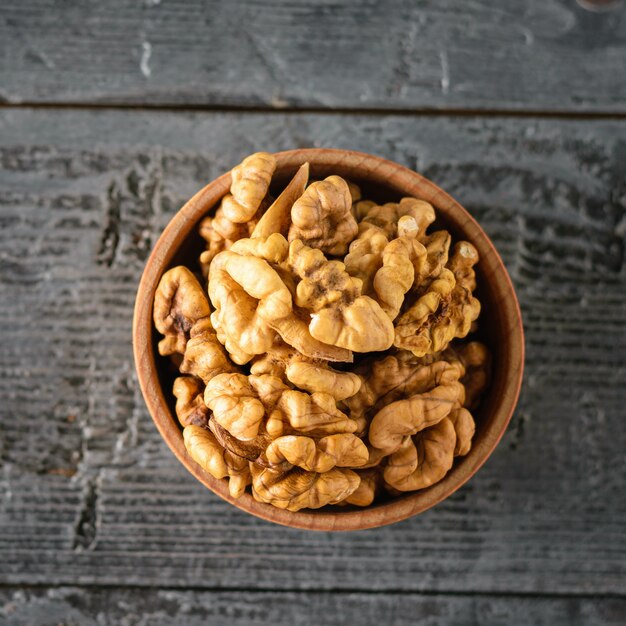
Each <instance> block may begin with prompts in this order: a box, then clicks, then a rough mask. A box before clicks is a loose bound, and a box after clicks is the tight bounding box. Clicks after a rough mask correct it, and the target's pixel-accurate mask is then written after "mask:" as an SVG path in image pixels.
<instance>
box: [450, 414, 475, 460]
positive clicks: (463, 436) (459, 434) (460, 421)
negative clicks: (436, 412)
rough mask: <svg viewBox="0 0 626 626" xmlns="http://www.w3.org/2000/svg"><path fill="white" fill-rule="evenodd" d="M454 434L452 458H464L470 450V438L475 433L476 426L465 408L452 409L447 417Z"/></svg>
mask: <svg viewBox="0 0 626 626" xmlns="http://www.w3.org/2000/svg"><path fill="white" fill-rule="evenodd" d="M448 419H449V420H450V422H451V423H452V425H453V426H454V431H455V433H456V445H455V446H454V456H465V455H466V454H467V453H468V452H469V451H470V450H471V448H472V438H473V437H474V433H475V432H476V424H475V423H474V418H473V417H472V414H471V413H470V412H469V411H468V410H467V409H465V408H460V409H454V411H452V412H451V413H450V415H448Z"/></svg>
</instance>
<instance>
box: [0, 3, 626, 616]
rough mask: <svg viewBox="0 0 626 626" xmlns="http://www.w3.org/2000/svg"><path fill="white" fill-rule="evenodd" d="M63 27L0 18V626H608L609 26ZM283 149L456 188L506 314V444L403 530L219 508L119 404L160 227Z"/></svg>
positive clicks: (618, 259) (386, 20) (613, 241)
mask: <svg viewBox="0 0 626 626" xmlns="http://www.w3.org/2000/svg"><path fill="white" fill-rule="evenodd" d="M63 4H64V5H65V4H67V6H64V7H63V8H60V3H56V4H55V3H53V2H50V0H12V1H11V0H5V1H4V2H3V3H2V6H1V7H0V50H1V51H2V53H1V54H0V101H1V102H2V105H1V106H0V226H1V227H0V307H1V312H2V320H3V323H2V325H1V327H0V328H1V330H0V333H1V340H0V345H1V350H0V427H1V432H0V455H1V457H0V459H1V467H0V493H1V494H2V499H1V504H0V549H1V554H0V583H1V586H0V621H1V622H2V623H6V624H9V625H12V626H15V625H17V624H28V625H31V624H37V625H38V624H80V625H81V626H82V625H86V624H87V625H89V624H150V625H153V624H185V625H187V624H190V625H195V624H205V623H211V624H235V625H240V624H252V623H256V624H259V623H273V624H280V625H283V624H284V625H292V624H309V623H318V624H359V625H360V624H385V625H386V624H398V625H403V624H407V623H419V624H454V625H460V624H481V625H483V624H516V625H524V624H529V625H530V624H533V625H535V624H550V625H561V624H563V625H567V626H571V625H579V624H581V625H582V624H585V625H587V624H592V625H594V626H595V625H604V624H624V623H625V622H626V528H625V525H626V494H625V483H626V481H625V471H624V470H625V461H626V458H625V452H624V451H625V450H626V436H625V432H626V428H625V426H624V424H625V422H624V418H625V417H626V409H625V407H626V267H625V252H624V251H625V247H626V246H625V238H626V9H625V8H624V3H623V2H606V1H605V2H600V1H599V0H596V2H595V5H596V9H599V8H603V10H596V11H591V10H588V9H589V8H590V6H591V5H592V4H594V3H593V2H591V0H587V1H585V0H580V2H579V3H577V2H575V1H574V0H543V1H542V2H532V1H531V0H500V1H499V2H488V1H487V0H476V1H473V2H452V1H451V0H438V1H437V2H434V1H432V2H430V1H422V2H408V1H407V2H401V1H399V0H384V1H383V0H360V1H358V2H345V3H341V2H337V1H334V0H333V1H331V0H321V1H318V2H297V1H296V0H263V1H261V0H243V1H241V0H240V1H239V2H227V1H224V2H201V1H200V0H178V1H177V2H173V1H172V0H144V1H143V2H141V1H135V2H131V1H130V0H110V1H108V2H100V3H95V2H87V1H86V0H76V1H75V2H72V3H63ZM581 5H586V6H587V8H583V7H582V6H581ZM598 5H603V7H599V6H598ZM299 146H332V147H341V148H353V149H357V150H364V151H367V152H372V153H375V154H379V155H381V156H384V157H387V158H390V159H393V160H396V161H398V162H400V163H403V164H405V165H408V166H410V167H412V168H415V169H417V171H419V172H421V173H423V174H425V175H426V176H427V177H429V178H431V179H433V180H434V181H435V182H437V183H438V184H440V185H441V186H442V187H444V188H445V189H446V190H448V191H449V192H451V193H452V194H453V195H454V196H455V197H457V198H458V199H459V200H460V201H461V202H462V203H463V204H464V205H465V206H466V207H467V208H468V209H469V210H470V211H471V212H472V213H473V214H474V215H475V216H476V217H477V218H478V219H479V221H480V223H481V224H482V225H483V227H484V228H485V230H486V231H487V232H488V234H489V235H490V236H491V238H492V239H493V241H494V242H495V244H496V246H497V248H498V250H499V251H500V253H501V254H502V256H503V258H504V260H505V262H506V264H507V267H508V269H509V272H510V274H511V276H512V279H513V282H514V283H515V287H516V289H517V292H518V294H519V298H520V302H521V306H522V310H523V315H524V322H525V329H526V338H527V362H526V378H525V382H524V387H523V392H522V398H521V402H520V405H519V407H518V410H517V412H516V414H515V416H514V418H513V421H512V423H511V426H510V427H509V429H508V432H507V434H506V435H505V438H504V440H503V441H502V443H501V444H500V446H499V447H498V449H497V450H496V452H495V453H494V455H493V456H492V457H491V459H490V460H489V462H488V463H487V465H486V466H485V467H484V468H483V469H482V470H481V471H480V472H479V474H478V475H477V476H476V477H475V478H474V479H473V480H472V481H471V482H470V483H469V484H468V485H467V486H465V487H464V488H462V489H461V490H460V491H458V492H457V493H455V494H454V495H453V496H452V497H451V498H449V499H448V500H447V501H445V502H444V503H442V504H440V505H439V506H437V507H436V508H435V509H433V510H431V511H429V512H427V513H425V514H423V515H421V516H418V517H416V518H413V519H411V520H408V521H406V522H403V523H401V524H397V525H395V526H392V527H387V528H382V529H378V530H372V531H365V532H360V533H348V534H315V533H310V532H302V531H297V530H291V529H285V528H281V527H278V526H273V525H271V524H268V523H265V522H262V521H260V520H257V519H254V518H252V517H250V516H247V515H245V514H243V513H241V512H239V511H237V510H236V509H235V508H233V507H231V506H230V505H228V504H226V503H224V502H222V501H220V500H219V499H218V498H217V497H215V496H214V495H212V494H211V493H209V492H208V491H207V490H206V489H204V488H203V487H202V486H201V485H199V484H198V483H197V482H195V481H194V480H193V479H192V478H191V477H190V476H189V475H188V474H187V473H186V472H185V471H184V469H183V468H182V467H181V466H180V465H179V464H178V462H177V461H176V460H175V459H174V457H173V456H172V454H171V453H170V452H169V450H168V449H167V448H166V446H165V444H164V443H163V442H162V440H161V439H160V437H159V435H158V433H157V431H156V429H155V428H154V426H153V424H152V422H151V420H150V418H149V416H148V414H147V412H146V409H145V407H144V403H143V401H142V398H141V395H140V393H139V391H138V387H137V383H136V378H135V374H134V367H133V362H132V357H131V343H130V326H131V315H132V307H133V300H134V295H135V289H136V286H137V282H138V280H139V276H140V273H141V271H142V267H143V264H144V262H145V260H146V257H147V255H148V253H149V251H150V249H151V247H152V245H153V243H154V241H155V239H156V237H158V235H159V233H160V231H161V230H162V228H163V227H164V226H165V224H166V223H167V222H168V220H169V219H170V218H171V216H172V215H173V214H174V213H175V212H176V210H177V209H178V208H179V207H180V205H181V204H182V202H183V201H184V200H185V199H186V198H187V197H189V196H190V195H191V194H192V193H193V192H194V191H196V190H197V189H198V188H199V187H201V186H202V185H204V184H205V183H206V182H207V181H208V180H210V179H212V178H213V177H215V176H216V175H218V174H220V173H222V172H223V171H226V170H227V169H229V168H230V167H232V166H233V165H234V164H236V163H237V162H238V161H239V160H240V159H241V158H242V157H243V156H245V155H247V154H248V153H250V152H253V151H255V150H269V151H275V150H282V149H288V148H293V147H299Z"/></svg>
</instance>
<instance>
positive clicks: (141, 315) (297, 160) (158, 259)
mask: <svg viewBox="0 0 626 626" xmlns="http://www.w3.org/2000/svg"><path fill="white" fill-rule="evenodd" d="M274 156H275V157H276V160H277V168H276V171H277V172H279V171H281V170H282V169H285V170H293V171H295V169H296V168H297V167H298V166H299V165H300V164H302V163H304V162H305V161H309V163H311V166H312V167H313V168H315V167H320V168H326V169H332V167H333V166H335V167H338V168H344V169H345V168H358V167H367V168H368V170H369V173H370V174H372V173H374V172H375V174H376V176H378V177H381V178H384V179H385V180H386V181H387V183H388V184H389V186H392V184H395V185H396V186H397V187H398V188H401V189H402V193H403V194H405V195H418V197H420V198H422V199H425V200H427V201H428V202H430V203H431V204H433V206H434V207H435V209H436V210H437V212H438V213H442V214H443V216H444V221H445V219H446V217H447V219H452V218H451V217H449V216H450V215H455V219H454V221H455V222H456V223H457V226H459V224H460V226H459V227H460V228H461V229H463V230H465V227H466V226H469V227H470V228H471V229H472V230H474V231H475V233H474V235H475V237H478V239H480V240H481V242H480V243H481V245H480V247H481V248H483V252H482V253H481V262H486V259H485V252H484V250H487V252H488V255H487V256H488V258H489V266H490V267H491V268H492V270H493V271H494V272H497V273H498V275H499V276H500V277H501V281H499V283H501V284H500V287H501V288H502V289H503V291H504V293H502V297H501V299H500V301H501V302H502V306H503V309H502V310H503V311H505V312H506V316H505V317H506V318H507V319H508V326H507V331H508V333H509V337H510V341H511V346H512V347H511V349H510V350H509V352H510V353H517V354H518V355H519V356H518V358H517V359H516V360H515V362H513V363H509V364H508V365H509V370H510V372H509V377H508V382H507V387H506V390H505V393H504V394H503V397H502V398H500V399H499V402H498V404H497V406H496V408H495V417H494V419H493V420H492V422H491V424H490V426H489V428H488V430H487V431H486V432H485V433H484V434H483V440H482V441H481V442H480V446H472V450H470V452H469V454H468V455H467V456H466V457H464V458H463V462H462V463H459V464H455V466H454V467H453V468H452V470H450V472H448V474H447V475H446V476H445V477H444V478H443V479H442V480H441V481H439V482H438V483H436V484H434V485H433V486H431V487H428V488H427V489H422V490H419V491H416V492H409V493H407V494H406V495H404V496H402V497H400V498H397V499H393V500H391V501H389V502H385V503H381V504H379V505H374V506H372V507H365V508H362V509H357V510H346V511H326V510H324V509H321V510H310V509H303V510H300V511H297V512H291V511H287V510H286V509H279V508H276V507H274V506H272V505H269V504H264V503H261V502H257V501H256V500H255V499H254V498H253V496H252V495H251V494H249V493H248V492H246V493H245V494H244V495H243V496H242V497H241V498H239V499H235V498H233V497H232V496H230V494H229V492H228V486H227V481H225V480H223V479H222V480H218V479H216V478H214V477H213V476H211V475H210V474H208V473H207V472H205V471H204V470H203V469H202V468H201V467H200V466H199V465H198V464H197V463H196V462H195V461H194V460H193V459H191V457H190V456H189V455H188V454H187V452H186V450H185V447H184V445H183V438H182V432H181V430H180V428H179V426H178V420H177V419H176V417H175V416H174V415H172V413H171V411H170V410H169V407H168V404H167V401H166V399H165V396H164V393H163V389H162V387H161V384H160V381H159V375H158V368H157V363H156V358H155V346H154V345H153V340H152V337H153V332H152V330H153V326H152V324H153V322H152V303H153V299H154V293H155V291H156V287H157V285H158V282H159V280H160V278H161V276H162V274H163V272H164V271H165V270H166V269H167V268H168V267H169V265H170V264H171V262H172V259H173V257H174V254H175V253H176V252H177V251H178V250H179V245H178V243H179V242H180V241H183V240H184V239H186V238H187V237H188V236H189V235H190V234H191V233H192V232H193V230H194V229H195V228H196V225H197V223H198V221H199V220H200V219H201V217H203V216H204V215H206V214H207V212H208V211H209V210H210V209H211V208H213V207H214V206H215V205H216V203H217V201H219V199H220V198H221V197H222V196H223V195H224V194H226V193H227V192H228V189H229V186H230V172H227V173H225V174H222V175H221V176H219V177H218V178H216V179H215V180H213V181H211V182H210V183H209V184H207V185H206V186H205V187H203V188H202V189H201V190H200V191H198V192H197V193H196V194H195V195H194V196H192V198H190V199H189V200H188V201H187V202H186V203H185V204H184V205H183V207H182V208H181V209H180V210H179V211H178V212H177V213H176V214H175V215H174V216H173V217H172V219H171V220H170V222H169V223H168V225H167V226H166V227H165V229H164V230H163V232H162V233H161V235H160V237H159V239H158V240H157V242H156V243H155V245H154V248H153V249H152V252H151V254H150V256H149V258H148V260H147V262H146V265H145V268H144V271H143V273H142V276H141V280H140V282H139V286H138V289H137V297H136V300H135V308H134V315H133V329H132V337H133V353H134V359H135V368H136V372H137V377H138V382H139V386H140V388H141V392H142V395H143V397H144V401H145V403H146V405H147V408H148V411H149V412H150V415H151V417H152V419H153V421H154V423H155V425H156V427H157V429H158V430H159V432H160V434H161V436H162V437H163V439H164V440H165V442H166V443H167V445H168V446H169V448H170V449H171V450H172V452H173V453H174V455H175V456H176V458H177V459H178V460H179V461H180V462H181V463H182V464H183V465H184V467H185V468H186V469H187V470H188V471H189V472H190V473H191V474H192V475H193V476H194V477H195V478H196V479H198V480H199V481H200V482H201V483H202V484H203V485H204V486H205V487H208V488H209V489H210V490H211V491H213V492H214V493H215V494H217V495H218V496H220V497H221V498H223V499H224V500H226V501H227V502H230V503H231V504H233V505H234V506H236V507H237V508H239V509H241V510H243V511H246V512H247V513H250V514H252V515H255V516H256V517H259V518H261V519H264V520H266V521H270V522H274V523H277V524H281V525H284V526H290V527H293V528H301V529H307V530H321V531H347V530H363V529H368V528H376V527H380V526H385V525H387V524H393V523H395V522H399V521H402V520H405V519H407V518H409V517H412V516H413V515H416V514H418V513H422V512H424V511H426V510H427V509H429V508H431V507H433V506H434V505H436V504H438V503H439V502H441V501H442V500H444V499H446V498H447V497H448V496H450V495H451V494H452V493H453V492H454V491H456V490H457V489H459V488H460V487H461V486H462V485H464V484H465V483H466V482H467V481H468V480H470V478H471V477H472V476H473V475H474V474H475V473H476V472H477V471H478V470H479V469H480V467H482V465H483V464H484V463H485V462H486V461H487V459H488V458H489V456H490V455H491V453H492V452H493V450H494V449H495V447H496V446H497V445H498V442H499V441H500V439H501V438H502V436H503V434H504V432H505V430H506V428H507V426H508V424H509V422H510V420H511V417H512V415H513V412H514V410H515V407H516V405H517V401H518V399H519V394H520V389H521V384H522V377H523V370H524V330H523V325H522V316H521V310H520V307H519V302H518V300H517V296H516V294H515V289H514V287H513V283H512V281H511V278H510V276H509V274H508V272H507V270H506V267H505V265H504V263H503V261H502V259H501V257H500V255H499V254H498V252H497V250H496V248H495V246H494V245H493V243H492V242H491V240H490V239H489V237H488V236H487V234H486V233H485V232H484V231H483V229H482V228H481V227H480V225H479V224H478V222H477V221H476V220H475V219H474V218H473V217H472V216H471V215H470V214H469V213H468V211H467V210H466V209H465V208H464V207H463V206H462V205H461V204H459V203H458V202H457V201H456V200H454V199H453V198H452V197H451V196H450V195H449V194H448V193H446V192H445V191H443V190H442V189H441V188H440V187H438V186H437V185H436V184H435V183H433V182H432V181H430V180H429V179H427V178H425V177H424V176H422V175H421V174H418V173H417V172H414V171H412V170H410V169H408V168H406V167H404V166H402V165H400V164H398V163H395V162H393V161H389V160H387V159H384V158H382V157H378V156H374V155H371V154H367V153H364V152H357V151H353V150H340V149H331V148H302V149H295V150H286V151H282V152H276V153H274ZM407 186H408V187H410V188H411V189H412V191H411V193H407V192H406V191H405V190H406V187H407ZM475 237H472V238H470V240H471V241H472V242H473V243H476V238H475Z"/></svg>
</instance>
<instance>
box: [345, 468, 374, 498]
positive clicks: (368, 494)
mask: <svg viewBox="0 0 626 626" xmlns="http://www.w3.org/2000/svg"><path fill="white" fill-rule="evenodd" d="M356 473H357V474H358V476H359V478H360V479H361V482H360V483H359V486H358V487H357V488H356V489H355V490H354V491H353V492H352V493H351V494H350V495H349V496H348V497H347V498H346V499H345V500H343V501H342V504H352V505H354V506H369V505H370V504H372V502H374V499H375V498H376V494H377V492H378V491H380V487H381V482H382V476H381V473H380V470H379V469H378V468H372V469H366V470H357V472H356Z"/></svg>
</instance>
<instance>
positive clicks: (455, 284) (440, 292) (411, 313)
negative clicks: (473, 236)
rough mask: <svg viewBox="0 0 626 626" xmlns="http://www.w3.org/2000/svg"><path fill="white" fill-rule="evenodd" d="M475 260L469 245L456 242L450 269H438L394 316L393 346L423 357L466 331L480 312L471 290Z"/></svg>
mask: <svg viewBox="0 0 626 626" xmlns="http://www.w3.org/2000/svg"><path fill="white" fill-rule="evenodd" d="M477 262H478V252H477V251H476V248H474V246H473V245H472V244H470V243H468V242H467V241H461V242H459V243H457V244H456V246H455V249H454V255H453V256H452V258H451V259H450V262H449V264H448V265H449V267H450V268H451V269H447V268H444V269H443V270H441V274H440V275H439V278H438V279H436V280H434V281H433V282H432V283H431V284H430V286H429V287H428V290H427V291H426V293H425V294H424V295H423V296H421V297H420V298H419V299H418V300H417V302H416V303H415V304H414V305H413V306H412V307H410V308H409V309H408V310H407V311H406V313H404V314H403V315H402V316H401V317H400V318H399V319H398V321H397V324H396V336H395V340H394V344H395V345H396V346H398V347H400V348H405V349H408V350H411V351H412V352H413V354H415V355H416V356H423V355H425V354H429V353H431V352H439V351H441V350H445V349H446V348H447V346H448V343H449V342H450V341H452V339H454V338H455V337H465V336H466V335H467V334H468V333H469V331H470V329H471V326H472V322H473V321H474V320H475V319H476V318H477V317H478V315H479V313H480V302H479V301H478V300H477V299H476V298H475V297H474V296H473V295H472V291H471V290H472V289H473V288H474V287H475V285H476V281H475V275H474V270H473V266H474V265H475V264H476V263H477ZM451 270H452V271H451Z"/></svg>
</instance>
